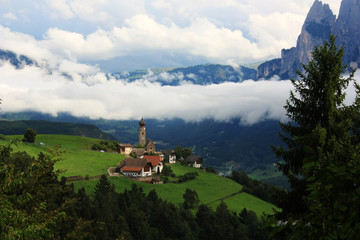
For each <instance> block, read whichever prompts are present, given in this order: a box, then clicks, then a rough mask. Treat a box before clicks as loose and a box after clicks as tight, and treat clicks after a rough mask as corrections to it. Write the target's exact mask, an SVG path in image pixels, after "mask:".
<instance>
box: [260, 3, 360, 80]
mask: <svg viewBox="0 0 360 240" xmlns="http://www.w3.org/2000/svg"><path fill="white" fill-rule="evenodd" d="M359 15H360V0H343V1H342V3H341V7H340V14H339V17H338V18H337V19H336V16H335V15H334V14H333V12H332V11H331V9H330V7H329V5H328V4H323V3H322V2H321V1H319V0H316V1H315V2H314V4H313V5H312V7H311V9H310V11H309V13H308V14H307V17H306V19H305V22H304V24H303V27H302V29H301V33H300V35H299V37H298V40H297V43H296V47H293V48H291V49H283V50H282V51H281V58H280V59H274V60H270V61H267V62H265V63H263V64H261V65H260V66H259V67H258V75H257V77H258V79H260V78H265V79H269V78H271V77H272V76H274V75H278V76H279V77H280V78H281V79H289V78H297V73H296V70H300V71H301V70H302V65H301V64H302V63H303V64H307V63H308V62H309V60H310V59H311V52H312V51H313V47H314V46H319V45H322V44H323V42H324V41H325V40H328V39H329V35H330V33H332V34H334V35H335V36H337V44H338V46H340V47H341V46H344V47H345V56H344V59H343V60H344V64H348V65H350V66H351V67H352V68H356V67H358V66H359V65H360V56H359V49H360V19H359V17H358V16H359Z"/></svg>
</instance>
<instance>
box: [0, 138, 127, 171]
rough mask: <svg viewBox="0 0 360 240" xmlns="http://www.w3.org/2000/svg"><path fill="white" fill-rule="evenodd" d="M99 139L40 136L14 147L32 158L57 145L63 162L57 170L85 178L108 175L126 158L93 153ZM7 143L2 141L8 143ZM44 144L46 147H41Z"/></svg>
mask: <svg viewBox="0 0 360 240" xmlns="http://www.w3.org/2000/svg"><path fill="white" fill-rule="evenodd" d="M8 137H9V138H10V139H16V138H19V139H21V138H22V136H8ZM99 141H100V140H99V139H94V138H88V137H78V136H67V135H38V136H37V137H36V141H35V143H34V144H31V143H22V142H20V143H18V146H17V147H14V150H15V151H25V152H27V153H29V154H30V155H32V156H37V155H38V154H39V153H40V152H47V151H48V149H49V148H50V149H51V148H53V147H54V146H55V145H60V146H61V148H60V149H61V150H63V151H64V153H63V154H62V158H63V159H64V160H63V161H60V162H57V163H56V164H55V170H57V169H62V170H65V173H64V174H62V176H65V177H68V176H75V175H81V176H83V177H86V176H88V177H92V176H98V175H102V174H107V169H108V168H109V167H111V166H117V165H119V164H120V162H121V161H122V160H123V159H124V158H125V156H124V155H121V154H116V153H103V152H97V151H91V150H90V148H91V146H92V145H93V144H94V143H97V142H99ZM6 142H7V141H0V143H6ZM40 142H42V143H44V144H45V145H40V144H39V143H40Z"/></svg>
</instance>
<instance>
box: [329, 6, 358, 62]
mask: <svg viewBox="0 0 360 240" xmlns="http://www.w3.org/2000/svg"><path fill="white" fill-rule="evenodd" d="M359 16H360V0H343V1H342V2H341V6H340V12H339V17H338V19H337V20H336V24H335V28H334V31H333V33H334V35H335V36H336V37H337V44H338V45H339V46H344V47H345V56H344V63H346V64H349V65H350V67H352V68H358V67H359V66H360V54H359V52H360V31H359V29H360V17H359Z"/></svg>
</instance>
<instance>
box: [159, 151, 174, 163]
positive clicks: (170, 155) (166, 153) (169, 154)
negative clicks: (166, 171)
mask: <svg viewBox="0 0 360 240" xmlns="http://www.w3.org/2000/svg"><path fill="white" fill-rule="evenodd" d="M161 152H162V154H164V156H166V157H167V158H168V159H169V163H176V154H175V151H174V150H172V149H164V150H162V151H161Z"/></svg>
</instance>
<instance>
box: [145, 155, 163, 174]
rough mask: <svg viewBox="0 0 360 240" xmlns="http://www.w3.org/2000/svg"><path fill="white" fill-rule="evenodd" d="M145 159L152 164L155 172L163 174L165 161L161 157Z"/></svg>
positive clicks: (147, 157) (146, 157)
mask: <svg viewBox="0 0 360 240" xmlns="http://www.w3.org/2000/svg"><path fill="white" fill-rule="evenodd" d="M144 159H145V160H146V161H147V162H148V163H151V166H152V171H153V172H156V173H161V171H162V170H163V167H164V161H163V159H162V158H161V157H160V156H144Z"/></svg>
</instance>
